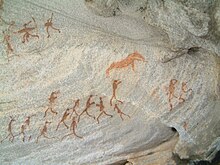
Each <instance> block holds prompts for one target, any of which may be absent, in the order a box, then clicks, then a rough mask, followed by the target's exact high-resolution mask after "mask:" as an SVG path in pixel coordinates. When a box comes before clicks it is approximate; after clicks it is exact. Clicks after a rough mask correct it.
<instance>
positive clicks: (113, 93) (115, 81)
mask: <svg viewBox="0 0 220 165" xmlns="http://www.w3.org/2000/svg"><path fill="white" fill-rule="evenodd" d="M119 84H121V81H120V80H114V81H113V84H112V98H111V99H110V105H111V106H112V100H113V98H115V100H116V101H119V102H120V103H123V102H122V101H120V100H118V99H117V98H116V90H117V88H118V85H119Z"/></svg>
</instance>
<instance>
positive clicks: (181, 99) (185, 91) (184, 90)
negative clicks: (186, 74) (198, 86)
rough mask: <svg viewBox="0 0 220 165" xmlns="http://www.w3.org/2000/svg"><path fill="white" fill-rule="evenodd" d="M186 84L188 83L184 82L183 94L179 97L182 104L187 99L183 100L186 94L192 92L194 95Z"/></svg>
mask: <svg viewBox="0 0 220 165" xmlns="http://www.w3.org/2000/svg"><path fill="white" fill-rule="evenodd" d="M186 84H187V82H182V87H181V94H180V97H179V101H180V103H183V102H185V99H184V98H183V95H184V93H185V94H186V93H188V92H189V91H191V93H192V89H188V90H187V85H186Z"/></svg>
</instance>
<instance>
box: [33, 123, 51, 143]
mask: <svg viewBox="0 0 220 165" xmlns="http://www.w3.org/2000/svg"><path fill="white" fill-rule="evenodd" d="M48 124H51V122H49V121H45V123H44V126H43V128H42V129H41V130H40V134H39V135H38V137H37V140H36V143H38V141H39V139H40V137H41V136H43V137H44V138H46V139H54V138H55V137H49V136H47V126H48Z"/></svg>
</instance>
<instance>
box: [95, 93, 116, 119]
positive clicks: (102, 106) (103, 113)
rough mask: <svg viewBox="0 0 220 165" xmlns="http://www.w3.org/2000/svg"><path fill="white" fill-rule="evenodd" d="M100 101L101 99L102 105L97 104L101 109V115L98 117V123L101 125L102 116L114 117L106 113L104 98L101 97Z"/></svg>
mask: <svg viewBox="0 0 220 165" xmlns="http://www.w3.org/2000/svg"><path fill="white" fill-rule="evenodd" d="M99 99H100V103H99V104H96V106H97V107H99V110H100V114H99V115H98V117H97V122H98V123H99V118H100V117H101V116H102V115H106V116H109V117H113V116H112V115H110V114H108V113H107V112H106V111H105V106H104V103H103V100H102V97H99Z"/></svg>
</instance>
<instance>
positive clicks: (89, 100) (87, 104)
mask: <svg viewBox="0 0 220 165" xmlns="http://www.w3.org/2000/svg"><path fill="white" fill-rule="evenodd" d="M92 97H93V95H90V96H89V98H88V100H87V102H86V108H85V109H84V110H83V111H82V112H81V113H80V114H79V117H78V122H79V121H80V117H81V116H82V115H83V114H84V113H86V114H87V115H88V116H89V117H91V118H93V119H95V116H92V115H90V114H89V113H88V110H89V108H90V107H91V106H92V105H93V104H95V102H94V101H93V102H91V99H92Z"/></svg>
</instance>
